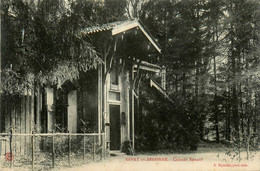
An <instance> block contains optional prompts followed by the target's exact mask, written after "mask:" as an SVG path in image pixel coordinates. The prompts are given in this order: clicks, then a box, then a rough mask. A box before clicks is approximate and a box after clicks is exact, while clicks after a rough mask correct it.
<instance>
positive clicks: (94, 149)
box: [93, 135, 96, 161]
mask: <svg viewBox="0 0 260 171" xmlns="http://www.w3.org/2000/svg"><path fill="white" fill-rule="evenodd" d="M95 157H96V138H95V135H93V161H95Z"/></svg>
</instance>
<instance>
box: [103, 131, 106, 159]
mask: <svg viewBox="0 0 260 171" xmlns="http://www.w3.org/2000/svg"><path fill="white" fill-rule="evenodd" d="M102 137H103V150H104V159H106V137H105V133H104V134H103V136H102Z"/></svg>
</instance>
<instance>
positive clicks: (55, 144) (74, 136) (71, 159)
mask: <svg viewBox="0 0 260 171" xmlns="http://www.w3.org/2000/svg"><path fill="white" fill-rule="evenodd" d="M22 139H29V140H30V141H29V142H30V143H27V144H23V143H21V140H22ZM0 152H1V154H2V159H1V164H0V165H1V167H2V168H6V167H10V168H16V167H26V168H31V169H32V170H38V169H40V170H42V169H44V170H45V169H46V170H47V169H48V168H55V167H71V166H75V165H82V164H85V163H87V162H89V161H96V160H103V159H105V158H106V149H105V134H104V133H84V134H80V133H41V134H38V133H37V134H36V133H31V134H16V133H12V132H11V133H0Z"/></svg>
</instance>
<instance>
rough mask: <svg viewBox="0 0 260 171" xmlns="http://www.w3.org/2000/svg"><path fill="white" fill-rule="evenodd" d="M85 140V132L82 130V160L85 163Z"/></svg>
mask: <svg viewBox="0 0 260 171" xmlns="http://www.w3.org/2000/svg"><path fill="white" fill-rule="evenodd" d="M85 144H86V140H85V132H84V135H83V160H84V163H85V151H86V146H85Z"/></svg>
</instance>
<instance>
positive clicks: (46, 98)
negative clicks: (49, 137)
mask: <svg viewBox="0 0 260 171" xmlns="http://www.w3.org/2000/svg"><path fill="white" fill-rule="evenodd" d="M78 36H80V37H81V38H82V39H86V40H88V42H90V43H91V44H92V45H93V46H94V47H95V49H96V51H97V52H98V53H99V54H100V58H101V61H102V62H101V63H100V64H99V65H98V66H97V68H96V69H91V70H89V71H88V72H87V73H81V75H80V78H79V79H78V80H74V81H69V80H64V81H63V84H62V86H61V87H60V88H55V87H51V86H49V87H41V88H37V89H36V90H34V91H33V92H32V91H30V92H28V93H27V94H26V95H24V96H19V97H18V98H14V97H12V98H11V99H10V100H11V101H12V103H10V100H9V101H6V100H5V101H4V100H3V101H2V105H3V106H5V108H3V109H2V111H1V116H0V119H1V131H2V132H9V131H10V129H13V130H14V131H15V132H16V133H30V132H32V131H35V132H39V133H47V132H53V131H54V132H62V131H64V132H65V131H69V132H72V133H79V132H96V133H101V132H105V133H106V142H107V143H106V145H107V149H110V150H122V147H123V144H124V142H125V141H130V142H132V147H133V148H134V146H135V138H134V137H135V116H136V115H137V114H136V113H135V112H136V111H140V110H136V108H137V107H138V100H139V98H138V97H139V93H140V90H139V86H138V84H139V82H140V81H142V78H144V77H146V78H147V77H156V78H157V80H158V79H159V82H160V83H159V84H158V83H155V82H154V81H152V82H151V86H153V87H155V88H156V89H158V90H159V92H161V93H162V94H164V95H165V96H168V95H167V94H166V93H165V88H166V85H165V84H166V83H165V81H166V78H165V75H166V73H165V68H164V67H160V66H158V65H155V63H158V62H159V61H158V56H159V55H160V53H161V48H160V46H159V45H158V44H157V42H156V40H155V39H154V38H153V37H152V36H151V34H150V33H149V32H148V31H147V30H146V29H145V28H144V26H143V24H142V23H141V22H140V21H139V20H127V21H119V22H113V23H108V24H104V25H100V26H93V27H88V28H85V29H83V30H81V31H80V32H79V33H78Z"/></svg>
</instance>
